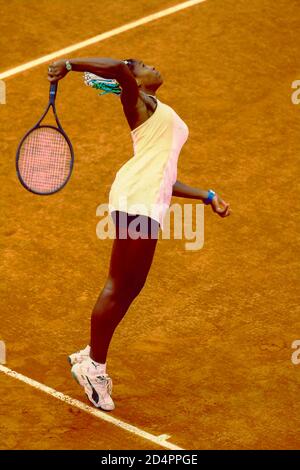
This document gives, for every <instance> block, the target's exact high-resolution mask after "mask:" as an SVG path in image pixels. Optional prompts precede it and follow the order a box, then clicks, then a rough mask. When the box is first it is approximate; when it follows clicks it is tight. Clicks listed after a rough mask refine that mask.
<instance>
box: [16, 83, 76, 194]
mask: <svg viewBox="0 0 300 470" xmlns="http://www.w3.org/2000/svg"><path fill="white" fill-rule="evenodd" d="M57 88H58V82H55V83H51V84H50V92H49V103H48V105H47V108H46V109H45V111H44V113H43V115H42V117H41V118H40V119H39V120H38V122H37V123H36V124H35V125H34V126H33V127H32V128H31V129H30V130H29V131H28V132H27V133H26V134H25V135H24V137H23V139H22V140H21V142H20V143H19V145H18V149H17V155H16V171H17V175H18V178H19V180H20V183H21V184H22V186H24V188H25V189H27V191H29V192H31V193H33V194H38V195H39V196H50V195H51V194H55V193H57V192H58V191H60V190H61V189H63V187H64V186H65V185H66V184H67V183H68V181H69V179H70V178H71V175H72V171H73V166H74V150H73V146H72V144H71V141H70V139H69V137H68V136H67V134H66V133H65V131H64V130H63V128H62V126H61V124H60V121H59V119H58V116H57V113H56V106H55V99H56V94H57ZM51 107H52V110H53V114H54V117H55V121H56V124H57V127H55V126H50V125H42V126H41V125H40V123H41V122H42V121H43V119H44V118H45V117H46V115H47V114H48V111H49V109H50V108H51ZM45 128H48V129H54V130H56V131H58V132H60V133H61V134H62V136H63V137H64V138H65V139H66V142H67V144H68V146H69V149H70V153H71V161H70V170H69V175H68V177H67V178H66V180H65V181H64V182H63V184H62V185H61V186H59V187H58V188H56V189H55V190H54V191H51V192H46V193H45V192H40V191H36V190H34V189H32V188H29V186H27V184H26V183H25V181H24V180H23V178H22V176H21V173H20V169H19V159H20V151H21V147H22V145H23V142H24V141H25V140H26V139H27V137H28V136H29V135H30V134H31V132H33V131H35V130H36V129H45Z"/></svg>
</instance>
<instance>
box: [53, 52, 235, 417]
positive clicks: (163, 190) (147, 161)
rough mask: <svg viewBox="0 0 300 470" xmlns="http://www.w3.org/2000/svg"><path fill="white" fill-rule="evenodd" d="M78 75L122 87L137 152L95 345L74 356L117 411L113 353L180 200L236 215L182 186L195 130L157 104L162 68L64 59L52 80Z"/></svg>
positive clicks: (89, 386)
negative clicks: (186, 150) (109, 364)
mask: <svg viewBox="0 0 300 470" xmlns="http://www.w3.org/2000/svg"><path fill="white" fill-rule="evenodd" d="M71 71H75V72H88V73H91V74H95V75H97V76H98V77H103V79H104V80H107V82H106V83H109V80H114V81H115V83H117V84H118V86H119V94H120V101H121V103H122V106H123V111H124V114H125V116H126V119H127V121H128V124H129V127H130V130H131V137H132V141H133V147H134V156H133V157H132V158H131V159H129V160H128V161H127V162H126V163H125V164H124V165H123V166H122V167H121V169H120V170H119V171H118V172H117V174H116V178H115V180H114V182H113V184H112V187H111V190H110V194H109V207H110V209H109V212H110V215H111V217H112V218H113V221H114V224H115V227H116V238H115V240H114V242H113V247H112V254H111V260H110V267H109V272H108V276H107V279H106V282H105V285H104V287H103V289H102V291H101V293H100V295H99V298H98V300H97V302H96V305H95V307H94V309H93V312H92V318H91V339H90V345H88V346H87V347H86V348H85V349H83V350H81V351H79V352H76V353H74V354H71V355H70V356H69V361H70V363H71V365H72V374H73V376H74V378H75V379H76V380H77V381H78V383H79V384H80V385H81V386H82V387H83V389H84V391H85V393H86V395H87V396H88V398H89V400H90V401H91V402H92V403H93V404H94V405H95V406H96V407H97V408H101V409H103V410H106V411H109V410H113V409H114V408H115V405H114V402H113V400H112V396H111V395H112V380H111V378H110V377H109V375H108V374H107V372H106V361H107V351H108V347H109V344H110V341H111V338H112V336H113V333H114V331H115V329H116V327H117V326H118V324H119V323H120V322H121V320H122V319H123V317H124V315H125V314H126V312H127V310H128V308H129V306H130V305H131V303H132V301H133V300H134V299H135V298H136V297H137V295H138V294H139V293H140V292H141V290H142V288H143V286H144V284H145V281H146V278H147V275H148V272H149V269H150V267H151V263H152V260H153V255H154V251H155V247H156V244H157V239H158V233H159V229H160V228H162V227H163V218H164V215H165V213H166V210H167V209H168V207H169V205H170V201H171V197H172V195H173V196H178V197H183V198H191V199H196V200H201V201H203V202H204V203H205V204H208V205H210V206H211V208H212V210H213V211H214V212H215V213H216V214H218V215H219V216H220V217H227V216H229V215H230V213H231V209H230V206H229V204H228V203H226V202H225V201H224V200H222V199H221V197H220V196H219V195H218V194H216V193H215V192H214V191H213V190H208V191H207V190H203V189H198V188H193V187H190V186H188V185H186V184H183V183H181V182H179V181H177V161H178V157H179V154H180V151H181V148H182V146H183V145H184V143H185V142H186V140H187V138H188V132H189V131H188V127H187V125H186V124H185V122H184V121H183V120H182V119H181V118H180V117H179V116H178V114H177V113H176V112H175V111H174V110H173V109H172V108H171V107H170V106H168V105H167V104H165V103H163V102H161V101H160V100H159V99H158V98H157V96H156V92H157V90H158V89H159V87H160V86H161V85H162V84H163V78H162V76H161V74H160V72H159V71H158V70H156V69H155V67H153V66H150V65H146V64H144V62H142V61H140V60H136V59H128V60H125V61H123V60H114V59H110V58H80V59H69V60H59V61H56V62H54V63H52V64H51V65H50V67H49V70H48V79H49V81H50V82H55V81H58V80H61V79H62V78H64V77H65V76H66V75H67V74H68V73H69V72H71ZM124 200H125V201H126V207H125V208H124ZM133 208H134V209H133Z"/></svg>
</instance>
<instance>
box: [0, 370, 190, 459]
mask: <svg viewBox="0 0 300 470" xmlns="http://www.w3.org/2000/svg"><path fill="white" fill-rule="evenodd" d="M0 372H3V373H4V374H5V375H8V376H10V377H13V378H14V379H17V380H20V381H21V382H24V383H25V384H27V385H30V386H31V387H33V388H36V389H37V390H40V391H41V392H44V393H47V394H48V395H51V396H52V397H54V398H57V399H58V400H60V401H63V402H64V403H67V404H68V405H71V406H75V407H76V408H79V409H80V410H82V411H84V412H85V413H88V414H90V415H92V416H95V417H96V418H99V419H102V420H103V421H107V422H108V423H110V424H114V425H115V426H117V427H118V428H121V429H123V430H124V431H127V432H131V433H132V434H135V435H136V436H138V437H141V438H142V439H146V440H148V441H151V442H153V443H154V444H157V445H159V446H161V447H164V448H165V449H170V450H184V449H182V447H178V446H176V445H175V444H171V442H168V441H167V440H166V439H167V438H168V437H169V436H168V434H161V435H160V436H155V435H154V434H150V433H149V432H146V431H143V430H142V429H139V428H137V427H136V426H132V425H131V424H128V423H126V422H125V421H121V420H120V419H117V418H114V417H113V416H111V415H110V414H108V413H107V412H105V411H100V410H98V409H97V408H92V407H91V406H88V405H86V404H85V403H82V402H81V401H79V400H75V399H74V398H71V397H70V396H69V395H65V394H64V393H61V392H58V391H57V390H54V388H50V387H47V386H46V385H43V384H41V383H40V382H36V381H35V380H32V379H30V378H29V377H26V376H25V375H22V374H19V373H18V372H15V371H14V370H11V369H9V368H8V367H5V366H3V365H0Z"/></svg>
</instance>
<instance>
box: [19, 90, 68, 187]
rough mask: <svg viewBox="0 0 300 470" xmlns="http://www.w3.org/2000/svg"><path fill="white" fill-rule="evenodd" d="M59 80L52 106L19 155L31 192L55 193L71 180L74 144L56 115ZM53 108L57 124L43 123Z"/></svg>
mask: <svg viewBox="0 0 300 470" xmlns="http://www.w3.org/2000/svg"><path fill="white" fill-rule="evenodd" d="M56 92H57V82H56V83H51V85H50V97H49V103H48V106H47V108H46V110H45V112H44V114H43V115H42V117H41V118H40V120H39V121H38V122H37V124H36V125H35V126H34V127H33V128H32V129H30V131H29V132H27V134H26V135H25V136H24V137H23V139H22V140H21V142H20V144H19V147H18V150H17V158H16V166H17V174H18V177H19V180H20V182H21V183H22V185H23V186H24V188H26V189H27V190H28V191H30V192H32V193H35V194H41V195H47V194H54V193H56V192H57V191H59V190H60V189H62V188H63V187H64V186H65V185H66V183H67V182H68V180H69V178H70V176H71V173H72V169H73V163H74V152H73V148H72V144H71V142H70V140H69V138H68V136H67V135H66V133H65V132H64V130H63V128H62V127H61V124H60V122H59V119H58V117H57V114H56V107H55V98H56ZM51 107H52V109H53V113H54V117H55V120H56V124H57V127H54V126H49V125H47V126H46V125H44V126H41V122H42V121H43V119H44V118H45V116H46V115H47V114H48V111H49V109H50V108H51Z"/></svg>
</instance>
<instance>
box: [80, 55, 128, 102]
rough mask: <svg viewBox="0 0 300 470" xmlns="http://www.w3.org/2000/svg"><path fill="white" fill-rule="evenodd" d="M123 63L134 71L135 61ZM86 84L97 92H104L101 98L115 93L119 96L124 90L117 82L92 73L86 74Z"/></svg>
mask: <svg viewBox="0 0 300 470" xmlns="http://www.w3.org/2000/svg"><path fill="white" fill-rule="evenodd" d="M123 62H124V64H126V65H127V66H128V67H129V68H130V70H132V69H133V66H134V59H126V60H123ZM84 83H85V84H86V85H87V86H90V87H92V88H95V89H96V90H102V93H99V95H100V96H102V95H107V94H108V93H113V94H114V95H118V96H119V95H120V94H121V92H122V88H121V87H120V84H119V83H118V82H117V80H115V79H113V78H104V77H100V76H98V75H95V74H94V73H90V72H84Z"/></svg>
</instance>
